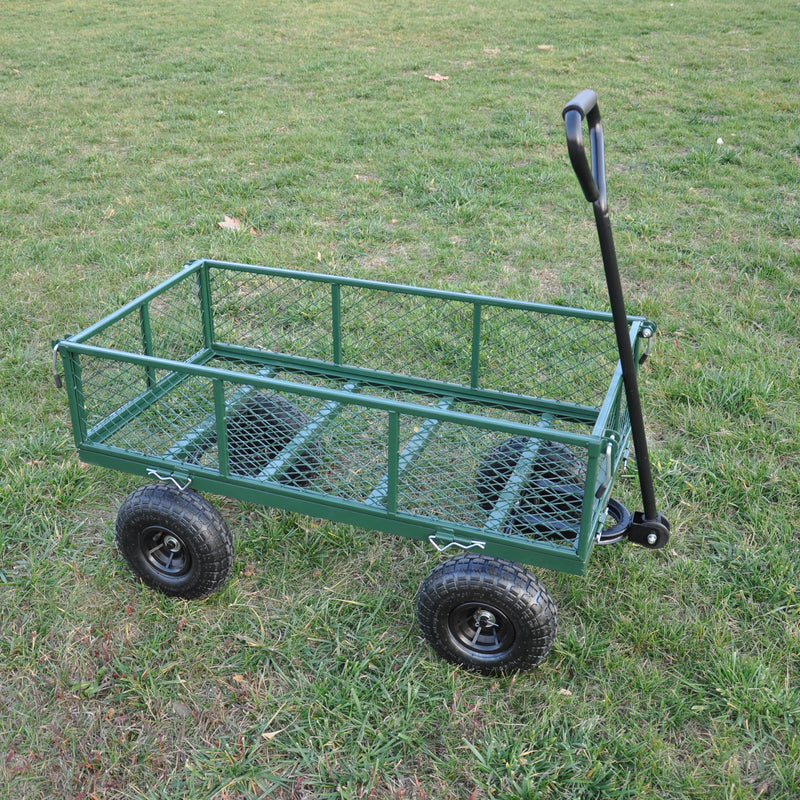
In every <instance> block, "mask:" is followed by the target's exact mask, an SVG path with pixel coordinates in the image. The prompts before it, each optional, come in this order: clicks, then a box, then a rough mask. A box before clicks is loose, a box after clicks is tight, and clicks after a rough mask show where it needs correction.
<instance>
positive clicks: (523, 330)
mask: <svg viewBox="0 0 800 800" xmlns="http://www.w3.org/2000/svg"><path fill="white" fill-rule="evenodd" d="M211 275H212V290H213V298H214V299H213V306H214V333H215V339H216V341H217V342H218V343H220V344H230V345H234V346H238V347H245V348H251V349H254V350H257V351H261V352H273V353H280V354H285V355H288V356H293V357H298V358H304V359H314V360H320V361H333V360H337V361H338V362H339V363H342V364H345V365H348V366H354V367H359V368H363V369H368V370H377V371H381V372H385V373H392V374H399V375H410V376H415V377H418V378H423V379H427V380H433V381H444V382H447V383H455V384H459V385H465V386H469V385H473V386H475V387H479V388H481V389H489V390H493V391H500V392H508V393H512V394H517V395H526V396H535V397H543V398H548V399H552V400H556V401H560V402H565V403H567V402H568V403H576V404H579V405H584V406H591V407H596V406H599V405H600V404H601V403H602V401H603V398H604V396H605V393H606V391H607V390H608V386H609V383H610V381H611V376H612V375H613V371H614V367H615V365H616V363H617V359H618V356H617V351H616V340H615V338H614V332H613V327H612V325H611V322H610V321H606V320H596V319H586V318H583V317H580V316H571V315H569V314H564V315H562V314H554V313H542V312H538V311H536V310H532V309H528V308H526V309H521V308H509V307H505V306H503V305H491V304H480V303H479V302H478V300H477V299H476V301H475V302H472V301H470V300H469V299H464V300H450V299H447V300H443V299H442V298H441V297H436V296H427V295H421V294H414V293H406V292H402V291H388V290H381V289H376V288H375V287H373V286H369V287H364V286H350V285H346V284H342V285H336V286H335V287H334V285H333V284H331V283H327V282H317V281H314V280H308V279H301V278H292V277H284V276H282V275H278V276H275V275H263V274H252V273H249V272H238V271H227V270H222V269H213V270H211ZM478 306H479V307H480V308H479V309H477V310H476V308H477V307H478ZM476 314H477V315H478V316H479V320H478V323H477V324H478V328H477V330H478V331H479V335H478V336H477V338H474V336H475V331H476V321H475V316H476Z"/></svg>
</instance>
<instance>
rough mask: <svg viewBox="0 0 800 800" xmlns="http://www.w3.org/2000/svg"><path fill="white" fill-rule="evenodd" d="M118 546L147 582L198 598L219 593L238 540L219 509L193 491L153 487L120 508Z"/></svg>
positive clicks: (160, 485) (165, 590) (161, 485)
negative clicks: (231, 532) (215, 592)
mask: <svg viewBox="0 0 800 800" xmlns="http://www.w3.org/2000/svg"><path fill="white" fill-rule="evenodd" d="M116 539H117V546H118V547H119V550H120V552H121V553H122V555H123V557H124V558H125V560H126V561H127V562H128V566H130V568H131V569H132V570H133V571H134V572H135V573H136V575H138V576H139V577H140V578H141V579H142V581H144V583H146V584H147V585H148V586H150V587H151V588H153V589H156V590H158V591H160V592H163V593H164V594H168V595H173V596H176V597H183V598H186V599H196V598H199V597H205V596H207V595H209V594H211V593H212V592H214V591H216V590H217V589H219V588H220V587H221V586H222V585H223V584H224V583H225V582H226V581H227V580H228V578H229V577H230V574H231V570H232V569H233V538H232V536H231V534H230V531H229V530H228V526H227V525H226V523H225V520H224V519H223V518H222V516H221V515H220V513H219V512H218V511H217V510H216V508H215V507H214V506H213V505H212V504H211V503H209V502H208V500H206V499H205V498H204V497H203V496H202V495H200V494H198V493H197V492H195V491H193V490H192V489H184V490H181V489H178V488H177V487H175V486H171V485H169V484H164V483H152V484H148V485H147V486H142V487H141V488H139V489H137V490H136V491H134V492H132V493H131V494H130V495H128V497H127V498H126V499H125V501H124V502H123V504H122V505H121V506H120V509H119V513H118V514H117V526H116Z"/></svg>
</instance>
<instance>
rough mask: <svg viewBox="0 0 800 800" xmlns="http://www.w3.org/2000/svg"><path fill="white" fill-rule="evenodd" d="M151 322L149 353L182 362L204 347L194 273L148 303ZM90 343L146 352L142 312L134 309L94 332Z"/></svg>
mask: <svg viewBox="0 0 800 800" xmlns="http://www.w3.org/2000/svg"><path fill="white" fill-rule="evenodd" d="M147 312H148V315H149V325H150V347H151V352H150V353H148V355H152V356H156V357H158V358H168V359H172V360H174V361H184V360H186V359H187V358H189V357H190V356H192V355H194V354H195V353H196V352H197V351H198V350H200V349H201V348H202V346H203V323H202V316H201V313H200V304H199V298H198V289H197V282H196V279H195V277H194V276H189V277H187V278H186V279H185V280H183V281H181V282H180V283H178V284H176V285H175V286H173V287H171V288H170V289H168V290H167V291H166V292H164V293H163V294H161V295H158V296H157V297H155V298H153V299H152V300H151V301H150V302H149V303H148V304H147ZM89 344H93V345H96V346H98V347H106V348H109V349H112V350H123V351H127V352H130V353H146V348H145V329H144V327H143V319H142V312H141V311H133V312H131V313H130V314H128V315H127V316H126V317H123V318H122V319H120V320H117V322H115V323H114V324H113V325H110V326H109V327H108V328H106V329H104V330H102V331H100V332H98V333H96V334H95V335H94V336H93V337H92V338H91V340H90V341H89Z"/></svg>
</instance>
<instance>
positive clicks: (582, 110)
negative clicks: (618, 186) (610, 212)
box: [561, 89, 608, 211]
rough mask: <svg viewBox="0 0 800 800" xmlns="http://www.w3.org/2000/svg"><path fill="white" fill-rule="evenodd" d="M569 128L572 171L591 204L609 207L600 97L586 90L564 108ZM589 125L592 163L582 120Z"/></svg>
mask: <svg viewBox="0 0 800 800" xmlns="http://www.w3.org/2000/svg"><path fill="white" fill-rule="evenodd" d="M561 113H562V116H563V117H564V123H565V125H566V128H567V152H568V153H569V160H570V161H571V162H572V168H573V169H574V170H575V174H576V175H577V176H578V181H579V182H580V185H581V188H582V189H583V194H584V196H585V197H586V199H587V200H588V201H589V202H590V203H599V205H600V209H601V210H602V211H605V210H606V208H607V205H608V203H607V200H606V166H605V153H604V148H603V124H602V122H601V121H600V108H599V107H598V105H597V95H596V94H595V93H594V92H593V91H592V90H591V89H584V90H583V91H582V92H580V93H578V94H577V95H575V97H573V98H572V100H570V102H569V103H567V104H566V105H565V106H564V110H563V111H562V112H561ZM584 118H585V119H586V122H587V124H588V126H589V140H590V150H591V158H592V163H591V166H589V161H588V160H587V158H586V148H585V147H584V144H583V120H584Z"/></svg>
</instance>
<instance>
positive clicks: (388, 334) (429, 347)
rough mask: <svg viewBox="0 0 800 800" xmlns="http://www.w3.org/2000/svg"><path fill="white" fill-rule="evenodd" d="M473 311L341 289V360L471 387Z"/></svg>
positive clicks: (439, 302)
mask: <svg viewBox="0 0 800 800" xmlns="http://www.w3.org/2000/svg"><path fill="white" fill-rule="evenodd" d="M471 338H472V306H471V305H470V304H467V303H459V302H447V301H442V300H441V299H437V298H430V297H421V296H417V295H410V294H401V293H397V292H386V291H378V290H376V289H362V288H359V287H343V288H342V340H343V344H342V356H343V360H344V361H345V362H346V363H349V364H355V365H357V366H360V367H366V368H368V369H374V370H383V371H386V372H393V373H398V374H403V375H414V376H416V377H420V378H427V379H430V380H437V381H448V382H450V383H458V384H462V385H469V382H470V352H471V350H470V348H471Z"/></svg>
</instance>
